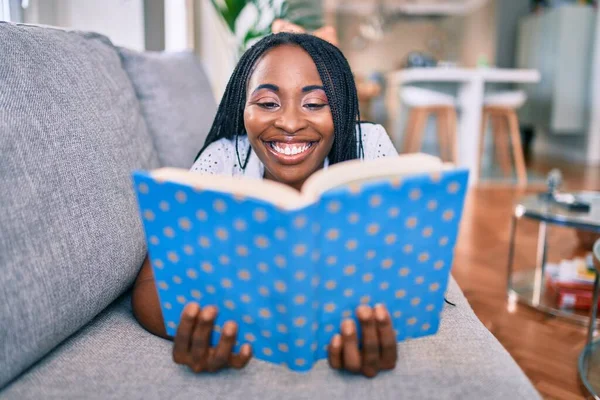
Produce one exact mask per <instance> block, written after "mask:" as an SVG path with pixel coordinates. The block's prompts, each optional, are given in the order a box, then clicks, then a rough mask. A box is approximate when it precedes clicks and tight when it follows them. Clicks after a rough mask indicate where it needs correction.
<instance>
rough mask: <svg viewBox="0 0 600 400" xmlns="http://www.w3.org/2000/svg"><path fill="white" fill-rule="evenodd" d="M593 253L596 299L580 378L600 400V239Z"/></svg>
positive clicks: (583, 353) (581, 359)
mask: <svg viewBox="0 0 600 400" xmlns="http://www.w3.org/2000/svg"><path fill="white" fill-rule="evenodd" d="M593 252H594V267H595V268H596V280H595V281H594V298H593V302H592V310H591V312H590V322H589V326H588V337H587V344H586V345H585V347H584V348H583V351H582V352H581V354H580V356H579V377H580V378H581V381H582V382H583V385H584V386H585V387H586V389H587V390H588V391H589V392H590V394H591V395H592V396H594V398H600V339H596V340H594V331H595V329H596V324H597V322H596V317H597V314H598V295H599V294H600V284H599V277H600V239H599V240H597V241H596V243H595V244H594V250H593Z"/></svg>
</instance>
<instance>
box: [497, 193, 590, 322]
mask: <svg viewBox="0 0 600 400" xmlns="http://www.w3.org/2000/svg"><path fill="white" fill-rule="evenodd" d="M573 194H574V195H576V196H577V197H578V198H580V199H582V200H584V201H585V202H587V203H589V204H591V209H590V211H589V212H573V211H569V210H568V209H566V208H563V207H560V206H558V205H557V204H554V203H552V202H550V201H548V200H546V199H545V198H543V197H540V196H539V195H530V196H526V197H524V198H522V199H521V200H520V201H519V202H518V204H517V205H516V206H515V208H514V212H513V218H512V226H511V231H510V248H509V256H508V274H507V280H508V282H507V283H508V284H507V288H508V296H509V299H511V300H513V301H514V300H517V301H518V302H520V303H522V304H526V305H529V306H531V307H534V308H536V309H538V310H540V311H543V312H546V313H548V314H552V315H556V316H559V317H564V318H567V319H570V320H572V321H576V322H579V323H581V324H587V322H588V321H589V316H588V315H585V314H582V313H577V312H573V311H572V310H569V309H561V308H558V307H556V305H555V304H554V301H553V300H552V299H549V298H548V296H546V293H545V285H544V282H545V279H544V277H545V274H544V272H545V271H544V268H545V265H546V255H547V252H548V244H547V235H548V228H549V226H550V225H560V226H566V227H571V228H575V229H578V230H587V231H592V232H600V193H599V192H577V193H573ZM521 219H530V220H534V221H538V222H539V228H538V239H537V249H536V263H535V268H534V269H529V270H523V271H518V272H514V265H513V263H514V254H515V245H516V243H515V235H516V231H517V225H518V222H519V221H520V220H521Z"/></svg>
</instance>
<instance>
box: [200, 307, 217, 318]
mask: <svg viewBox="0 0 600 400" xmlns="http://www.w3.org/2000/svg"><path fill="white" fill-rule="evenodd" d="M214 315H215V309H214V307H206V308H205V309H204V310H202V319H203V320H205V321H209V320H211V319H213V318H214Z"/></svg>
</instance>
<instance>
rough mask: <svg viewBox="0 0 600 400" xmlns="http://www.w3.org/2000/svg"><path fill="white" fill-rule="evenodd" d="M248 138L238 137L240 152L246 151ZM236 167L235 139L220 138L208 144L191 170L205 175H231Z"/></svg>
mask: <svg viewBox="0 0 600 400" xmlns="http://www.w3.org/2000/svg"><path fill="white" fill-rule="evenodd" d="M247 142H248V138H247V137H246V136H240V137H239V138H238V146H239V149H240V151H242V149H247V147H248V143H247ZM235 167H237V158H236V152H235V139H227V138H222V139H219V140H217V141H214V142H213V143H211V144H209V145H208V147H207V148H206V149H204V151H203V152H202V154H200V157H198V159H197V160H196V161H195V162H194V165H193V166H192V168H191V170H192V171H196V172H202V173H205V174H231V173H233V170H234V168H235Z"/></svg>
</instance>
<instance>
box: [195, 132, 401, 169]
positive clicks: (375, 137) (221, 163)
mask: <svg viewBox="0 0 600 400" xmlns="http://www.w3.org/2000/svg"><path fill="white" fill-rule="evenodd" d="M357 131H358V129H357ZM361 131H362V140H363V149H364V153H365V160H373V159H376V158H382V157H389V156H397V155H398V152H397V151H396V148H395V147H394V145H393V144H392V141H391V140H390V137H389V136H388V134H387V132H386V131H385V129H384V128H383V126H381V125H376V124H371V123H361ZM249 147H250V142H249V140H248V137H247V136H246V135H244V136H240V137H239V138H238V150H239V153H240V158H241V159H242V161H244V160H245V159H246V155H247V154H248V149H249ZM327 164H328V163H327V160H325V168H327ZM191 170H192V171H194V172H199V173H203V174H214V175H228V176H239V175H244V176H247V177H250V178H262V177H263V176H264V173H265V167H264V165H263V163H262V162H261V161H260V160H259V158H258V156H257V155H256V153H255V152H254V150H251V151H250V158H249V159H248V164H247V165H246V169H242V168H241V166H240V165H239V162H238V159H237V155H236V152H235V139H232V140H229V139H220V140H218V141H216V142H214V143H212V144H211V145H210V146H208V147H207V148H206V150H204V152H203V153H202V154H201V155H200V157H199V158H198V159H197V160H196V162H195V163H194V165H193V166H192V168H191Z"/></svg>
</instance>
